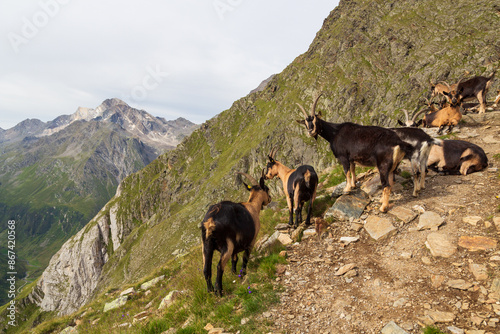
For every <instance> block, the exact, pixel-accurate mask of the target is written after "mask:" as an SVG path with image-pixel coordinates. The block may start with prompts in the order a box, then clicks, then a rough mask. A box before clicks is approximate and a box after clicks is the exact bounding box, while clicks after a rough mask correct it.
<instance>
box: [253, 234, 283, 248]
mask: <svg viewBox="0 0 500 334" xmlns="http://www.w3.org/2000/svg"><path fill="white" fill-rule="evenodd" d="M280 234H281V232H280V231H275V232H274V233H273V234H272V235H271V236H270V237H269V238H267V240H266V241H264V242H262V243H261V244H260V246H258V247H257V250H258V251H262V250H264V249H266V248H269V247H271V246H272V245H273V244H274V243H275V242H276V241H278V237H279V236H280Z"/></svg>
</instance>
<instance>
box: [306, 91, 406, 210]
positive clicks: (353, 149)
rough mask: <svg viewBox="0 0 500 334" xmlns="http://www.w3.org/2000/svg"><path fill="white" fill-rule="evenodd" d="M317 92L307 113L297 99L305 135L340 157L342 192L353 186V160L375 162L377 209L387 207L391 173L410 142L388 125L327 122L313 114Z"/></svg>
mask: <svg viewBox="0 0 500 334" xmlns="http://www.w3.org/2000/svg"><path fill="white" fill-rule="evenodd" d="M320 96H321V94H319V96H317V97H316V99H315V101H314V103H313V105H312V107H311V112H310V115H308V114H307V113H306V111H305V110H304V108H303V107H302V106H301V105H300V104H299V103H297V105H298V106H299V108H300V109H301V110H302V112H303V114H304V117H305V119H303V120H298V121H297V122H298V123H300V124H303V125H305V127H306V129H307V131H308V133H309V136H311V137H314V138H315V139H317V138H318V135H320V136H321V137H323V138H325V139H326V140H327V141H328V142H329V143H330V148H331V149H332V152H333V155H334V156H335V157H336V158H337V159H338V160H339V161H340V163H341V164H342V167H343V168H344V173H345V174H346V178H347V185H346V187H345V189H344V192H349V191H351V190H352V189H353V188H355V187H356V172H355V163H357V164H359V165H361V166H376V167H377V168H378V170H379V173H380V181H381V183H382V188H383V191H382V200H381V202H382V205H381V206H380V211H382V212H386V211H387V210H388V208H389V195H390V193H391V187H392V184H393V182H394V181H393V173H394V170H395V169H396V168H397V166H398V165H399V163H400V162H401V160H402V159H403V157H404V156H405V155H407V156H410V155H411V152H412V147H411V145H409V144H407V143H405V142H404V141H402V140H401V139H400V138H399V137H398V135H397V134H396V133H395V132H394V131H391V130H389V129H385V128H381V127H378V126H363V125H359V124H354V123H350V122H347V123H340V124H337V123H329V122H326V121H324V120H322V119H321V118H320V117H319V116H321V114H318V115H317V114H316V113H315V110H316V104H317V103H318V100H319V98H320Z"/></svg>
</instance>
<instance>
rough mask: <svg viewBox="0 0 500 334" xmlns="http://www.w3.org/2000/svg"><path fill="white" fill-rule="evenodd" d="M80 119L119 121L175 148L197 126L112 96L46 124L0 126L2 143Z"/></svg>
mask: <svg viewBox="0 0 500 334" xmlns="http://www.w3.org/2000/svg"><path fill="white" fill-rule="evenodd" d="M77 121H88V122H90V121H92V122H100V123H113V124H117V125H119V126H120V127H121V129H123V130H124V131H126V132H128V133H129V135H130V136H131V137H137V138H139V139H140V140H141V141H143V142H144V143H145V144H148V145H150V146H151V147H154V148H155V149H156V150H158V149H159V150H168V149H172V148H174V147H175V146H177V144H178V143H179V142H180V140H181V139H182V138H184V137H185V136H186V135H189V134H190V133H191V132H192V131H193V129H195V128H196V125H195V124H194V123H191V122H190V121H188V120H186V119H184V118H182V117H180V118H178V119H176V120H174V121H167V120H165V119H164V118H161V117H154V116H152V115H150V114H149V113H147V112H146V111H144V110H138V109H134V108H131V107H130V106H129V105H128V104H126V103H125V102H123V101H122V100H119V99H108V100H105V101H104V102H103V103H102V104H101V105H100V106H98V107H97V108H95V109H91V108H85V107H79V108H78V109H77V110H76V112H75V113H73V114H71V115H62V116H59V117H57V118H55V119H54V120H52V121H49V122H46V123H44V122H42V121H40V120H39V119H27V120H24V121H22V122H21V123H19V124H17V125H16V126H15V127H13V128H11V129H8V130H3V129H1V128H0V144H3V143H13V142H17V141H20V140H23V139H26V138H28V139H33V138H40V137H46V136H50V135H53V134H55V133H58V132H60V131H62V130H64V129H66V128H67V127H68V126H70V125H71V124H73V123H75V122H77Z"/></svg>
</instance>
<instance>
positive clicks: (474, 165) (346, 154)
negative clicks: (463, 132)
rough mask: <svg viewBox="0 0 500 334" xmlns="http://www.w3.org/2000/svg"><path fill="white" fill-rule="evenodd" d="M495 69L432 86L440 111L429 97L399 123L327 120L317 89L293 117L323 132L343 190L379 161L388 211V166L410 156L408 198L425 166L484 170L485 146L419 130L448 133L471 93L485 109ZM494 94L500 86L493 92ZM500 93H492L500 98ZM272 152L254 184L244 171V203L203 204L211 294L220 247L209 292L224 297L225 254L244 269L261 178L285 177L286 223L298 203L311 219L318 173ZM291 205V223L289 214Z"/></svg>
mask: <svg viewBox="0 0 500 334" xmlns="http://www.w3.org/2000/svg"><path fill="white" fill-rule="evenodd" d="M494 75H495V73H493V75H491V76H490V77H482V76H480V77H474V78H472V79H469V80H467V81H463V80H460V81H459V82H458V83H457V84H454V85H451V86H450V85H448V84H447V83H445V82H444V84H441V83H439V84H436V85H434V84H431V100H432V98H434V97H435V96H438V95H439V94H440V95H442V96H444V97H445V98H446V102H445V103H444V104H441V106H440V109H436V108H434V104H433V103H431V102H429V101H428V106H427V108H426V109H423V110H421V111H419V112H417V113H415V115H413V117H412V119H411V120H410V118H409V116H408V113H407V112H406V111H405V116H406V123H403V122H401V121H398V122H399V123H400V124H401V125H404V126H405V127H402V128H383V127H378V126H363V125H359V124H355V123H350V122H345V123H330V122H326V121H324V120H323V119H321V117H320V116H321V112H319V113H318V114H317V113H316V105H317V103H318V100H319V98H320V97H321V95H322V94H319V95H318V96H317V97H316V98H315V100H314V102H313V104H312V107H311V109H310V112H309V114H308V113H307V112H306V111H305V109H304V107H302V105H300V104H299V103H297V105H298V107H299V108H300V110H301V111H302V113H303V114H304V119H301V120H299V121H297V122H298V123H300V124H302V125H304V126H305V128H306V130H307V132H308V134H309V136H311V137H314V138H315V139H317V137H318V136H321V137H323V138H324V139H326V140H327V141H328V142H329V143H330V148H331V150H332V152H333V154H334V156H335V157H336V158H337V160H338V161H339V162H340V164H341V165H342V167H343V168H344V173H345V175H346V179H347V181H346V187H345V188H344V193H349V192H350V191H351V190H352V189H353V188H355V187H356V174H355V164H358V165H361V166H367V167H373V166H375V167H377V169H378V171H379V174H380V181H381V183H382V198H381V206H380V208H379V210H380V211H381V212H386V211H387V210H388V207H389V196H390V193H391V187H392V185H393V182H394V181H393V180H394V171H395V170H396V168H397V167H398V165H399V164H400V162H401V161H402V160H403V159H408V160H409V161H410V165H411V171H412V174H413V184H414V188H413V196H415V197H416V196H418V193H419V192H420V190H421V189H423V188H425V175H426V170H427V167H430V168H438V169H440V170H445V171H447V172H451V173H460V174H462V175H466V174H469V173H472V172H474V171H479V170H482V169H483V168H486V167H487V166H488V159H487V157H486V154H485V153H484V151H483V149H482V148H481V147H479V146H477V145H474V144H472V143H469V142H466V141H461V140H440V139H434V138H432V137H431V136H429V135H428V134H427V133H425V132H424V131H423V130H422V129H419V128H417V126H418V125H420V124H423V125H424V126H426V127H439V131H438V134H441V132H442V130H443V129H444V127H445V126H448V132H451V130H452V128H453V127H454V126H456V125H457V124H458V122H459V121H460V119H461V118H462V113H461V111H460V107H461V105H462V101H464V100H465V99H469V98H477V99H478V101H479V103H480V109H479V113H484V112H485V110H486V108H485V104H486V90H487V89H488V87H489V85H490V84H491V81H492V79H493V77H494ZM499 93H500V91H499ZM499 99H500V94H499V96H498V97H497V98H496V101H495V104H496V103H498V101H499ZM425 111H427V113H426V114H425V115H424V117H423V119H422V120H420V121H418V122H416V121H415V120H416V116H418V115H419V114H421V113H422V112H425ZM275 154H276V150H275V149H273V150H271V152H270V153H269V154H268V159H269V162H268V163H267V166H266V168H264V169H263V170H262V173H261V176H260V180H259V181H258V182H257V180H255V179H254V178H253V177H251V176H250V175H248V174H246V173H241V172H238V173H239V174H241V175H243V176H245V177H246V178H247V179H248V180H249V181H250V182H251V185H247V184H246V183H244V182H243V184H244V185H245V187H246V188H247V190H248V191H249V192H250V196H249V199H248V201H247V202H244V203H234V202H229V201H223V202H220V203H217V204H215V205H212V206H210V207H209V209H208V212H207V213H206V215H205V217H204V218H203V221H202V223H201V232H202V251H203V274H204V276H205V280H206V283H207V289H208V291H209V292H212V291H214V286H213V285H212V280H211V277H212V258H213V254H214V252H215V250H217V251H219V252H220V261H219V263H218V265H217V277H216V281H215V294H216V295H220V296H222V275H223V272H224V268H225V266H226V264H227V262H228V261H229V259H231V264H232V267H231V269H232V272H233V273H236V264H237V261H238V253H240V252H244V254H243V263H242V269H241V274H242V275H245V273H246V266H247V263H248V259H249V257H250V252H251V250H252V248H253V246H254V244H255V241H256V238H257V234H258V233H259V229H260V220H259V213H260V211H261V210H262V209H263V207H264V206H265V205H267V204H269V203H270V202H271V196H270V195H269V188H268V187H267V186H266V185H265V183H264V180H266V179H272V178H274V177H275V176H277V177H279V178H280V179H281V181H282V183H283V189H284V192H285V195H286V199H287V204H288V209H289V224H290V225H295V227H297V226H298V225H299V224H300V222H301V221H302V217H301V213H302V206H303V205H304V203H305V202H307V201H309V204H308V210H307V218H306V222H305V223H306V225H309V224H310V219H311V211H312V206H313V202H314V199H315V196H316V188H317V185H318V176H317V174H316V172H315V170H314V168H313V167H312V166H308V165H304V166H300V167H298V168H296V169H290V168H288V167H286V166H285V165H283V164H282V163H280V162H279V161H276V160H275ZM294 208H295V222H294V220H293V213H294Z"/></svg>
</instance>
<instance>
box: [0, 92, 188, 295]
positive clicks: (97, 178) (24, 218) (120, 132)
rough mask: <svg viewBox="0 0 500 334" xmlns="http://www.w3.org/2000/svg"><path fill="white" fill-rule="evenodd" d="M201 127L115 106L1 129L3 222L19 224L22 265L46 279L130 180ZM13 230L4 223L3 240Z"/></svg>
mask: <svg viewBox="0 0 500 334" xmlns="http://www.w3.org/2000/svg"><path fill="white" fill-rule="evenodd" d="M196 128H197V125H196V124H194V123H192V122H190V121H188V120H186V119H183V118H178V119H176V120H174V121H166V120H165V119H163V118H159V117H154V116H152V115H150V114H149V113H147V112H145V111H143V110H137V109H134V108H131V107H130V106H128V105H127V104H126V103H125V102H123V101H121V100H119V99H108V100H105V101H104V102H103V103H102V104H101V105H99V106H98V107H97V108H95V109H90V108H82V107H80V108H78V109H77V111H76V112H75V113H73V114H71V115H63V116H59V117H57V118H56V119H54V120H53V121H50V122H46V123H45V122H42V121H40V120H38V119H27V120H25V121H22V122H21V123H19V124H17V125H16V126H14V127H13V128H11V129H8V130H0V221H3V222H7V221H8V220H11V219H14V220H16V222H18V224H17V231H16V232H17V239H16V241H17V245H18V247H17V250H18V253H17V254H18V255H19V257H20V259H19V260H20V261H21V262H20V264H22V266H23V267H24V266H27V268H26V270H27V271H29V272H30V274H31V277H34V276H35V275H39V274H40V273H41V271H43V269H44V268H45V267H46V266H47V264H48V260H49V259H50V257H51V256H52V255H53V254H54V253H55V252H56V251H57V250H58V249H59V248H60V247H61V245H62V244H63V243H64V241H66V240H67V239H68V238H69V237H71V236H72V235H73V234H75V233H76V232H77V231H78V230H79V229H80V228H81V227H82V226H84V225H85V223H87V222H88V221H89V220H90V219H91V218H92V217H93V216H94V215H95V214H96V213H97V212H98V211H99V209H101V208H102V206H103V205H104V204H105V203H106V202H107V201H108V200H109V199H110V198H111V197H113V196H114V194H115V192H116V188H117V186H118V184H119V183H120V181H121V180H122V179H123V178H125V177H126V176H128V175H130V174H132V173H134V172H137V171H138V170H140V169H142V168H143V167H144V166H146V165H148V164H149V163H150V162H151V161H153V160H154V159H155V158H156V157H157V156H158V155H159V154H162V153H165V152H166V151H168V150H170V149H173V148H174V147H175V146H177V144H179V143H180V142H181V140H182V139H183V138H184V137H185V136H187V135H189V134H190V133H191V132H192V131H193V130H194V129H196ZM6 227H7V224H1V227H0V235H2V234H4V233H6V231H5V230H4V229H5V228H6ZM4 240H7V239H6V238H5V239H4ZM1 246H4V245H0V252H2V251H5V252H6V250H5V249H2V248H1ZM26 261H27V262H28V263H29V265H27V262H26ZM0 268H1V264H0ZM5 272H7V270H3V271H2V273H5ZM2 282H4V280H3V281H2ZM2 282H0V289H1V287H2ZM2 297H6V294H5V293H2V291H1V290H0V301H2V300H1V298H2Z"/></svg>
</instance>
